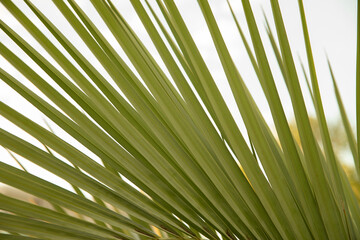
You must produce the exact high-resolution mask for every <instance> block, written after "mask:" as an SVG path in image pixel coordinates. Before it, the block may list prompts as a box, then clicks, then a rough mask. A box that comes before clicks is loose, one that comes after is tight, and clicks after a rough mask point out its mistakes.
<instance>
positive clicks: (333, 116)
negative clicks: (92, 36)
mask: <svg viewBox="0 0 360 240" xmlns="http://www.w3.org/2000/svg"><path fill="white" fill-rule="evenodd" d="M32 2H33V3H34V4H35V5H36V6H37V7H39V8H40V10H42V11H43V13H44V14H45V15H46V16H47V17H48V18H49V19H50V20H52V21H53V23H54V24H55V25H56V26H57V27H58V28H59V29H60V30H61V31H62V32H63V33H64V34H65V35H66V36H68V37H69V39H70V40H71V41H72V42H73V43H74V44H75V45H76V46H77V47H78V50H79V51H81V52H82V53H83V54H84V55H85V56H86V57H87V58H88V59H89V60H90V61H91V62H93V63H94V65H95V66H96V68H97V69H98V70H99V71H100V72H101V73H102V74H103V75H104V76H105V77H108V75H107V73H106V71H105V70H104V69H103V68H102V67H101V66H100V64H99V63H98V62H97V60H96V59H95V58H94V57H93V55H92V54H91V53H90V51H89V50H88V49H87V47H86V46H85V44H84V43H83V42H82V41H81V40H80V38H79V37H78V36H77V34H76V33H75V31H74V30H73V29H72V28H71V26H70V25H69V23H67V22H66V20H65V18H64V17H62V16H61V14H60V12H59V11H58V10H57V9H56V7H55V5H54V4H53V3H52V2H51V1H50V0H42V1H40V0H33V1H32ZM113 2H114V3H115V5H116V6H117V7H118V9H119V11H120V12H121V14H123V16H124V17H125V19H126V20H127V21H128V23H129V24H130V25H131V26H132V27H133V30H134V31H135V32H136V33H137V34H138V35H139V37H140V39H141V40H142V41H143V42H144V44H145V45H146V46H147V47H148V49H149V50H150V52H151V53H152V54H153V55H154V56H155V59H156V60H157V62H158V63H159V64H160V66H164V64H163V63H162V61H161V58H160V57H159V55H158V54H157V52H156V50H155V47H154V46H153V45H152V42H151V40H150V38H149V37H148V36H147V34H146V31H145V29H144V28H143V26H142V25H141V22H140V20H139V19H138V17H137V16H136V13H135V11H134V10H133V8H132V6H131V4H130V3H129V1H127V0H114V1H113ZM230 2H231V4H232V6H233V9H234V10H235V14H236V15H237V17H238V19H239V21H240V24H241V26H242V28H243V30H244V31H245V33H246V36H247V37H248V40H249V41H250V37H249V34H248V31H247V28H246V22H245V17H244V13H243V11H242V8H241V1H239V0H236V1H235V0H232V1H230ZM279 2H280V7H281V9H282V13H283V18H284V20H285V23H286V28H287V32H288V37H289V40H290V44H291V47H292V50H293V55H294V58H295V60H296V61H297V67H298V70H299V71H298V73H299V76H300V77H301V79H303V77H302V76H303V74H302V72H301V71H300V67H299V66H300V65H299V61H298V56H300V57H301V59H302V60H303V61H305V65H306V53H305V46H304V42H303V35H302V28H301V23H300V16H299V11H298V5H297V0H279ZM14 3H15V4H16V5H17V6H19V7H20V8H21V9H24V12H25V13H26V14H27V16H29V17H30V18H31V19H32V20H33V22H34V23H35V24H36V25H37V26H38V27H39V28H40V29H41V30H42V31H43V32H44V33H47V34H48V35H49V32H48V31H47V30H46V28H45V27H44V26H43V25H42V24H41V23H40V21H39V20H38V19H37V18H36V17H35V15H34V14H33V13H32V12H31V10H30V9H29V8H28V7H27V6H26V4H25V3H24V2H22V1H21V0H16V1H14ZM78 3H79V4H80V5H81V6H82V7H83V9H84V11H85V12H86V13H88V14H89V16H91V18H92V19H94V23H95V24H96V25H97V26H98V27H99V28H100V29H101V30H102V31H103V32H104V33H105V35H106V36H107V37H108V39H109V40H110V42H111V44H113V46H114V47H115V49H116V50H117V51H118V52H119V53H120V54H121V56H123V57H124V58H126V57H125V56H124V54H123V51H122V50H121V47H120V46H119V45H118V44H117V43H116V40H115V39H114V37H113V36H112V35H111V33H110V31H109V30H108V29H107V27H106V26H105V25H104V24H103V22H102V20H101V19H100V18H99V16H98V15H97V13H96V12H95V10H94V8H93V7H92V5H91V3H90V1H89V0H81V1H80V0H79V1H78ZM150 3H153V1H150ZM176 3H177V5H178V7H179V9H180V12H181V13H182V15H183V17H184V20H185V22H186V23H187V25H188V27H189V29H190V32H191V33H192V35H193V38H194V40H195V42H196V43H197V45H198V47H199V49H200V51H201V53H202V55H203V57H204V59H205V61H206V63H207V64H208V67H209V69H210V71H211V73H212V75H213V77H214V78H215V80H216V83H217V84H218V86H219V88H220V90H221V92H222V94H223V96H224V98H225V100H226V102H227V103H228V105H229V107H230V110H231V111H232V113H233V115H234V117H235V119H236V121H237V122H238V124H239V126H240V128H241V129H242V130H244V128H243V126H242V121H241V118H240V115H239V113H238V111H237V107H236V104H235V101H234V99H233V98H232V95H231V91H230V88H229V86H228V84H227V82H226V77H225V74H224V72H223V70H222V68H221V64H220V61H219V58H218V57H217V54H216V50H215V47H214V45H213V43H212V42H211V37H210V33H209V32H208V30H207V27H206V24H205V21H204V19H203V17H202V15H201V11H200V8H199V6H198V4H197V2H196V1H195V0H181V1H180V0H177V1H176ZM251 3H252V6H253V9H254V12H255V16H256V19H257V23H258V25H259V28H260V30H261V34H262V36H263V39H264V45H265V49H266V51H267V53H268V58H269V61H270V62H271V64H272V70H273V74H274V76H275V79H276V83H277V86H278V91H279V95H280V96H281V99H282V101H283V106H284V109H285V113H286V115H287V117H288V119H289V120H291V119H292V115H293V112H292V106H291V103H290V98H289V96H288V93H287V91H286V87H285V85H284V83H283V80H282V77H281V74H280V71H279V69H278V67H277V64H276V59H275V57H274V55H273V52H272V49H271V47H270V43H269V41H268V38H267V36H266V32H265V28H264V18H263V14H262V10H261V9H262V8H263V9H264V11H265V13H266V15H267V17H268V19H269V20H270V24H271V28H272V30H273V31H274V32H275V27H274V23H273V21H272V19H271V16H272V15H271V8H270V3H269V1H267V0H252V1H251ZM210 5H211V7H212V10H213V12H214V14H215V17H216V19H217V21H218V24H219V27H220V29H221V31H222V33H223V35H224V39H225V41H226V43H227V45H228V48H229V49H231V51H230V53H231V55H232V57H233V59H234V61H235V63H236V65H237V66H238V68H239V71H240V74H241V75H242V77H243V78H244V80H245V82H246V84H247V86H248V88H249V90H250V91H251V93H252V94H253V96H254V97H255V100H256V102H257V104H258V106H259V108H260V110H261V111H262V113H263V115H264V117H265V119H266V120H267V122H268V123H269V124H270V125H271V124H272V118H271V114H270V111H269V109H268V106H267V103H266V99H265V97H264V96H263V93H262V90H261V88H260V84H259V83H258V81H257V78H256V76H255V74H254V72H253V70H252V67H251V63H250V61H249V59H248V57H247V54H246V52H245V49H244V47H243V43H242V41H241V39H240V36H239V34H238V32H237V29H236V26H235V23H234V21H233V19H232V16H231V13H230V10H229V8H228V6H227V3H226V1H225V0H210ZM304 5H305V12H306V16H307V22H308V27H309V32H310V38H311V43H312V48H313V53H314V58H315V63H316V68H317V73H318V79H319V84H320V89H321V94H322V97H323V104H324V108H325V113H326V116H327V117H328V119H329V121H330V122H336V121H338V119H339V118H340V116H339V112H338V108H337V103H336V99H335V96H334V91H333V87H332V84H331V79H330V74H329V71H328V67H327V61H326V54H327V55H328V56H329V59H330V61H331V63H332V65H333V70H334V73H335V77H336V78H337V82H338V85H339V88H340V91H341V95H342V97H343V101H344V105H345V107H346V110H347V113H348V115H349V118H350V121H351V123H352V125H353V126H355V57H356V56H355V55H356V1H355V0H304ZM0 19H1V20H2V21H4V22H5V23H6V24H8V25H9V26H10V27H11V28H12V29H14V30H15V31H16V32H17V33H19V34H20V35H21V36H23V37H24V39H26V40H27V41H28V43H29V44H31V45H32V46H33V47H35V49H37V50H38V51H39V52H41V53H42V54H43V55H44V56H45V57H46V58H47V59H49V60H50V61H51V62H53V63H54V65H55V66H56V67H58V68H59V69H60V70H61V71H62V69H61V68H60V67H59V66H58V65H57V64H56V62H55V61H54V60H52V58H51V57H50V56H49V55H48V54H47V53H46V51H45V50H44V49H42V47H41V46H40V45H39V44H38V43H37V42H36V40H34V39H33V38H32V37H31V35H30V34H29V33H28V32H26V30H25V29H24V28H23V27H22V26H21V25H20V24H19V23H18V21H17V20H16V19H15V18H14V17H13V16H12V15H11V14H10V13H9V12H8V11H7V10H6V9H5V8H4V7H3V6H2V5H1V4H0ZM49 38H50V39H53V40H54V41H55V42H56V45H57V46H59V48H60V49H63V48H62V47H61V46H60V44H59V43H57V41H56V40H55V38H53V37H52V36H49ZM0 41H1V42H2V43H4V44H5V45H6V46H8V47H9V48H10V49H12V50H13V51H14V52H15V53H16V54H17V55H18V56H21V57H22V58H23V59H24V60H25V62H26V63H27V64H29V65H30V66H31V67H32V68H33V69H34V70H36V71H37V72H38V73H39V74H40V75H41V76H42V77H44V78H45V79H47V80H49V82H51V79H50V78H49V77H48V76H47V75H46V74H45V73H44V72H43V71H42V70H41V69H40V68H39V67H38V66H37V65H36V64H34V62H33V61H32V60H31V59H30V58H29V57H28V56H26V55H25V54H24V53H23V52H22V51H21V50H20V49H19V48H18V47H17V46H16V45H15V44H14V43H13V42H12V41H11V39H9V38H8V37H7V36H6V34H5V33H4V32H2V31H1V30H0ZM66 55H67V54H66ZM69 58H71V57H70V56H69ZM0 66H1V67H2V68H4V69H5V70H6V71H8V72H9V73H10V74H12V75H13V76H15V77H16V78H18V79H19V80H21V82H23V83H24V84H25V85H26V86H28V87H30V88H31V89H33V90H34V91H35V92H37V93H39V94H40V95H41V93H40V91H38V90H37V89H36V88H35V87H34V86H32V85H31V84H30V83H29V82H28V81H27V80H26V79H25V78H24V77H23V76H22V75H21V74H19V73H18V72H17V71H16V70H15V69H14V68H13V67H12V66H11V65H10V64H9V63H8V62H7V61H6V60H5V59H4V58H3V57H2V56H0ZM62 72H64V71H62ZM65 75H66V74H65ZM108 78H110V77H108ZM109 81H110V79H109ZM301 84H302V86H303V87H304V88H303V89H304V91H303V93H304V96H305V100H306V103H307V106H308V110H309V113H310V114H312V115H314V109H313V108H312V106H311V99H310V97H309V94H308V92H307V90H306V86H305V82H304V81H302V82H301ZM41 96H43V95H41ZM0 100H1V101H3V102H5V103H6V104H8V105H9V106H11V107H13V108H14V109H16V110H17V111H19V112H21V113H23V114H24V115H25V116H27V117H29V118H31V119H32V120H33V121H35V122H37V123H39V124H41V125H42V126H44V127H46V125H45V123H44V117H43V115H42V114H41V113H40V112H39V111H38V110H37V109H36V108H34V107H33V106H32V105H31V104H29V103H27V102H26V101H25V100H24V99H23V98H22V97H21V96H20V95H18V94H17V93H16V92H15V91H13V90H12V89H11V88H10V87H8V86H7V85H6V84H5V83H3V82H2V81H1V80H0ZM49 122H50V125H51V127H52V128H53V129H54V130H55V133H57V134H58V135H60V136H61V137H63V138H64V139H66V140H67V141H69V142H71V143H72V144H74V145H75V146H77V147H79V148H80V149H82V150H84V151H85V152H86V153H87V154H89V155H90V156H93V155H92V154H91V153H90V152H89V151H86V149H84V148H83V147H82V146H81V145H80V144H78V143H77V142H76V141H75V140H73V139H72V138H71V137H69V136H68V135H67V134H66V133H64V132H62V130H61V129H59V128H57V127H56V125H55V124H53V123H51V121H49ZM0 127H1V128H4V129H6V130H8V131H10V132H12V133H14V134H16V135H18V136H21V137H22V138H24V139H25V140H28V141H30V142H32V143H34V144H35V145H36V146H39V147H41V148H43V147H42V145H41V144H40V143H38V142H37V141H35V140H34V139H33V138H32V137H31V136H29V135H27V134H26V133H25V132H23V131H22V130H20V129H18V128H17V127H16V126H14V125H13V124H11V123H10V122H9V121H7V120H6V119H4V118H3V117H1V116H0ZM343 155H344V156H343V160H344V161H345V162H346V163H348V164H351V162H352V159H351V157H350V156H349V155H348V154H346V153H344V154H343ZM93 157H94V158H95V159H96V157H95V156H93ZM19 159H21V161H22V163H23V164H24V166H25V167H26V168H27V169H28V170H29V171H30V172H31V173H34V174H36V175H40V176H41V177H43V178H45V179H48V180H50V181H53V182H56V183H58V184H60V185H62V186H66V185H67V184H66V183H65V182H64V181H62V180H61V179H59V178H57V177H56V176H54V175H52V174H50V173H48V172H47V171H45V170H43V169H41V168H39V167H37V166H35V165H34V164H32V163H30V162H28V161H26V160H24V159H22V158H20V157H19ZM0 161H3V162H6V163H9V164H11V165H14V166H17V164H16V163H15V162H14V161H13V159H12V158H11V157H10V155H9V154H8V153H7V152H6V150H5V149H3V148H0Z"/></svg>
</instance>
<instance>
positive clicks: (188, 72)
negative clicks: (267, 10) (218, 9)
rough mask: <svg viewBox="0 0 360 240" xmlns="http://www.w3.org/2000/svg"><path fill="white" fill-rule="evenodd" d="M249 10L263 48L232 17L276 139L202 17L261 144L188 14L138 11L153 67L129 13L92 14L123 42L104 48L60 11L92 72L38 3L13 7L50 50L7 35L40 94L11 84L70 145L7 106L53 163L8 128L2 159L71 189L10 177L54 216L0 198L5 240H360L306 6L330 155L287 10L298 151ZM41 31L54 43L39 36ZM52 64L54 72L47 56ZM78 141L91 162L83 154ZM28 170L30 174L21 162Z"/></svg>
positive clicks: (205, 12) (283, 54)
mask: <svg viewBox="0 0 360 240" xmlns="http://www.w3.org/2000/svg"><path fill="white" fill-rule="evenodd" d="M241 2H242V8H243V10H244V13H245V18H246V26H247V28H248V30H249V33H250V37H251V41H248V40H247V39H246V37H245V35H244V32H243V28H242V27H241V24H240V22H239V21H238V19H237V17H236V15H237V12H236V11H234V10H233V8H232V7H231V3H230V2H229V1H228V2H227V3H228V6H229V9H230V13H231V15H232V17H233V20H234V23H235V24H236V27H237V30H238V32H239V34H240V37H241V39H242V41H243V44H244V46H245V49H246V51H247V54H248V57H249V58H250V61H251V64H252V66H253V68H254V70H255V73H256V76H257V80H258V81H259V83H260V85H261V87H262V93H261V94H264V95H265V97H266V100H267V104H268V106H269V108H270V111H271V116H272V119H273V121H274V124H275V132H272V131H271V130H270V129H271V126H269V124H268V123H267V122H266V121H265V120H264V116H263V115H262V112H261V111H260V110H259V107H258V106H257V104H256V102H255V98H256V96H253V95H251V93H250V91H249V89H248V88H247V85H246V82H245V81H244V79H243V77H242V75H241V72H239V70H238V68H237V66H236V65H235V62H234V59H232V57H231V49H229V47H228V46H227V44H226V43H225V40H224V37H223V35H222V33H221V29H220V28H219V26H218V19H216V18H215V16H214V14H213V10H212V8H211V5H210V4H209V3H208V2H207V1H198V4H199V7H200V9H201V17H203V18H204V20H205V22H206V27H207V28H208V30H209V32H210V35H211V38H210V39H208V41H209V42H211V43H212V44H214V46H215V49H216V52H217V56H216V57H218V58H219V59H220V62H221V67H222V69H223V70H224V73H225V76H226V79H225V80H226V81H227V83H228V84H229V86H230V89H231V91H232V95H233V97H234V99H235V102H236V106H237V109H236V110H237V111H238V113H240V115H241V118H242V120H243V123H244V127H245V129H246V134H243V133H242V131H241V130H240V129H241V127H240V125H238V124H237V122H236V121H235V118H234V117H233V115H232V113H231V112H230V108H229V106H228V105H227V104H226V101H225V97H226V96H223V95H222V94H221V93H220V90H219V88H218V87H217V80H215V78H214V77H213V76H212V74H211V71H210V69H209V68H208V65H207V64H206V61H205V60H204V58H203V56H202V55H201V53H200V50H199V48H198V46H197V44H196V43H195V41H194V39H193V36H192V34H191V33H190V30H189V28H188V25H187V24H186V23H185V21H184V19H183V16H182V14H181V12H180V10H179V9H178V6H177V4H176V3H175V2H174V1H172V0H168V1H160V0H157V1H139V0H131V1H130V3H131V5H132V7H133V9H134V10H135V12H134V14H136V15H137V17H138V18H139V19H140V21H141V23H142V25H143V27H144V28H145V30H146V33H147V35H148V37H149V38H150V39H151V44H152V46H154V47H155V52H154V50H153V49H152V48H151V47H149V44H150V43H148V42H145V41H144V42H143V40H142V39H141V38H140V37H139V36H138V35H137V34H136V32H135V31H134V29H132V27H131V25H132V23H131V22H130V20H129V19H126V18H125V17H124V16H123V15H122V14H121V11H119V10H121V9H119V8H118V7H119V6H121V5H118V3H117V2H116V1H111V0H104V1H98V0H90V1H89V2H88V4H89V7H91V8H92V10H93V11H95V12H96V14H98V15H99V16H100V18H101V20H102V21H103V24H104V26H106V28H107V29H108V30H109V32H106V33H105V31H103V30H102V29H100V28H99V27H98V26H99V25H98V24H97V23H96V22H94V18H93V17H92V16H89V14H88V12H87V11H85V9H83V8H82V7H81V6H80V5H79V4H78V3H77V2H76V1H74V0H68V1H61V0H54V1H53V3H54V6H55V7H56V9H57V11H59V13H61V15H62V21H67V22H68V23H70V25H71V27H72V28H73V30H74V31H75V32H76V33H77V34H78V36H79V37H80V39H81V41H82V42H83V44H85V45H86V47H87V49H88V50H89V51H90V52H91V54H92V55H93V56H94V57H95V58H96V61H94V59H93V58H88V57H86V55H85V54H84V53H83V52H82V51H81V50H80V49H79V46H80V45H77V44H76V43H75V42H74V41H73V40H72V37H71V36H67V35H66V34H64V33H63V32H62V31H61V30H60V29H61V28H59V27H58V26H57V25H56V23H55V22H54V21H53V20H51V17H49V16H48V14H47V13H46V12H44V11H43V10H41V9H40V8H39V7H38V6H37V4H36V3H35V2H31V1H28V0H24V3H25V4H23V6H21V7H19V5H18V3H13V2H12V1H1V4H2V5H3V6H4V7H5V8H6V9H7V10H8V11H9V12H10V13H11V14H12V15H13V16H14V17H15V18H16V19H17V20H18V21H19V23H20V24H21V25H22V26H23V27H24V28H25V29H26V31H28V33H29V34H31V36H32V37H33V38H34V39H35V40H36V41H37V42H38V43H39V44H40V46H41V47H42V48H43V50H42V49H38V48H37V47H34V46H33V45H31V44H30V43H29V41H28V40H27V39H26V37H25V35H24V34H23V33H21V32H18V31H15V30H14V29H13V28H12V27H11V26H10V25H8V24H7V23H6V21H3V20H0V28H1V30H2V31H3V33H4V36H5V35H6V36H7V40H10V39H11V41H12V43H15V44H16V45H17V46H18V48H17V50H13V48H12V47H9V46H8V45H7V44H5V41H4V42H3V41H1V42H0V54H1V55H2V56H3V58H4V59H6V61H7V62H8V63H9V64H11V65H12V66H13V67H15V68H16V69H17V71H18V72H19V73H20V74H21V75H22V76H23V77H25V78H26V79H27V81H28V82H30V83H31V84H32V85H33V86H35V87H36V88H37V90H39V91H40V92H41V94H40V93H39V91H35V90H32V88H31V87H28V85H27V84H24V82H23V80H22V78H21V77H18V75H14V74H13V73H12V72H11V71H8V70H7V69H5V68H4V67H0V79H1V80H2V81H3V82H4V83H5V84H7V85H8V86H9V87H10V88H12V89H13V90H14V91H15V92H17V94H18V95H17V97H19V98H20V97H21V98H24V99H25V100H26V101H28V102H29V103H30V104H32V105H33V106H34V107H35V108H37V109H38V110H39V112H40V113H41V114H42V115H43V116H44V117H45V121H46V125H47V126H48V128H49V125H50V124H51V125H54V126H55V125H56V127H57V128H59V129H61V132H59V133H57V134H55V132H54V131H53V130H52V129H51V128H50V130H48V129H46V128H44V127H42V126H41V124H39V123H37V122H35V121H33V120H32V118H31V116H26V114H22V113H21V111H17V110H15V109H13V108H12V107H11V106H10V105H11V104H7V103H4V102H0V114H1V116H2V117H4V118H6V119H7V120H9V121H10V122H11V123H12V124H14V125H16V126H17V127H18V128H20V129H22V130H24V131H25V132H26V133H27V134H29V135H31V136H32V137H33V138H34V139H36V141H38V142H40V143H41V144H42V145H43V147H44V148H45V150H44V149H42V148H41V147H38V146H39V145H38V143H37V142H36V141H33V142H31V141H27V140H25V138H22V137H19V135H16V134H14V133H12V131H11V130H8V129H7V128H6V126H5V127H4V129H1V130H0V145H1V146H3V147H5V148H6V149H7V150H8V151H9V152H10V154H12V156H15V155H13V153H16V154H17V155H19V156H21V157H22V158H25V159H27V160H28V161H30V162H32V163H33V164H36V165H37V166H39V167H41V168H43V169H45V170H47V171H48V172H51V173H52V174H55V175H56V176H57V177H60V178H61V179H63V180H65V181H66V182H68V183H69V184H70V186H71V187H72V188H71V189H66V188H63V187H60V186H58V184H57V183H56V182H50V181H46V180H44V179H43V177H42V176H37V175H36V174H31V173H30V172H27V171H26V170H25V169H24V168H22V169H18V168H16V167H13V166H11V165H9V164H6V163H3V162H0V182H2V183H4V184H6V185H9V186H12V187H15V188H17V189H19V190H22V191H24V192H28V193H30V194H32V195H34V196H36V197H37V198H40V199H44V200H46V201H48V202H49V203H51V204H52V206H53V208H54V209H55V210H53V209H49V208H45V207H43V206H37V205H36V204H33V203H27V202H24V201H21V200H17V199H15V198H12V197H10V196H5V195H3V194H0V210H1V212H0V231H2V232H0V234H1V235H0V238H1V239H126V240H128V239H129V240H130V239H141V240H145V239H149V238H152V239H173V238H174V239H186V238H196V239H200V238H206V239H321V240H322V239H356V238H358V237H359V236H360V229H359V227H358V226H359V224H360V222H359V221H360V217H359V216H360V209H359V205H358V202H357V201H356V198H355V195H354V193H353V191H352V189H351V186H350V183H349V180H348V179H347V177H346V175H345V173H344V171H343V169H342V168H341V164H340V161H339V160H338V159H337V156H336V155H335V152H334V149H333V146H332V140H331V138H330V134H329V127H328V125H327V119H326V117H325V114H324V109H323V105H322V98H321V94H320V87H319V85H318V79H317V75H316V70H315V63H314V59H313V56H312V49H311V44H310V37H309V33H308V30H307V22H306V18H305V11H304V7H303V4H302V1H299V11H300V16H301V22H302V27H303V33H304V42H305V46H306V53H307V62H308V64H309V65H308V68H309V70H310V78H309V79H310V82H311V89H310V90H311V94H312V97H313V103H314V106H315V109H316V117H317V120H318V122H319V127H320V131H321V137H322V139H321V140H322V141H321V143H322V145H320V143H319V142H318V139H316V138H315V136H314V133H313V130H312V128H311V126H310V117H309V113H308V111H307V109H306V106H305V100H304V97H303V94H302V91H303V89H301V87H300V86H301V85H300V81H301V79H300V77H299V76H298V73H297V69H296V68H295V61H294V59H293V56H292V49H291V48H290V45H289V41H288V36H287V33H286V29H285V23H284V21H283V19H282V13H281V11H280V6H279V3H278V1H277V0H271V1H270V2H271V7H272V14H273V20H274V22H275V28H276V33H277V36H276V35H275V34H274V33H273V32H272V31H271V26H270V24H269V22H268V20H267V18H266V17H265V23H266V31H267V33H268V37H269V39H270V43H271V46H272V48H273V50H274V53H275V57H276V59H277V63H278V65H279V67H280V70H281V73H282V75H283V78H284V80H285V83H286V86H287V89H288V93H289V95H290V98H291V104H292V107H293V111H294V116H295V121H296V125H297V127H298V130H299V135H300V141H299V142H297V141H296V139H295V138H294V136H293V134H292V132H291V129H290V124H289V122H288V120H287V118H286V116H285V112H284V107H283V103H282V102H281V99H280V96H279V92H278V89H277V85H276V80H275V78H274V74H273V72H272V69H271V68H270V65H271V64H270V62H269V60H268V59H269V58H268V57H269V56H268V55H267V53H266V51H265V49H264V44H263V42H264V40H265V39H262V37H261V35H260V27H259V25H258V24H257V22H256V20H255V17H254V14H253V10H252V6H251V4H250V1H248V0H242V1H241ZM46 4H50V2H49V3H47V2H46ZM29 12H31V14H32V17H29ZM35 17H36V19H37V20H39V21H40V22H41V24H42V28H39V27H38V25H37V24H34V23H33V22H34V21H33V19H32V18H35ZM45 30H46V31H45ZM45 32H46V33H45ZM107 34H111V35H112V39H115V41H116V44H117V45H118V46H119V47H120V48H121V51H118V50H117V48H116V47H114V45H113V43H111V40H110V38H109V37H108V35H107ZM358 39H359V38H358ZM252 49H253V50H254V51H253V50H252ZM358 49H359V47H358ZM44 50H45V51H46V53H47V54H48V55H49V56H50V57H51V58H52V60H50V59H48V58H47V57H44V56H43V52H42V51H44ZM358 55H359V54H358ZM25 56H26V59H28V57H29V58H30V59H31V60H32V61H33V63H35V64H36V65H37V66H38V67H39V68H40V69H41V73H40V72H37V71H35V70H34V69H33V68H32V67H31V65H30V64H28V62H27V61H26V60H25ZM159 59H161V63H160V62H159ZM98 63H100V67H99V65H98ZM100 69H101V70H100ZM357 69H358V70H359V67H358V68H357ZM104 71H105V72H106V74H103V72H104ZM303 71H304V72H305V68H304V67H303ZM331 71H332V70H331ZM331 73H332V72H331ZM357 75H359V74H357ZM332 77H333V75H332ZM358 79H359V77H358V76H357V80H358ZM333 83H334V86H335V95H336V98H337V102H338V104H339V108H340V112H341V117H342V120H343V123H344V126H345V130H346V134H347V140H348V144H349V146H350V149H351V151H352V154H353V156H354V161H355V165H356V166H357V167H358V165H359V164H358V152H359V151H358V149H359V147H356V140H355V138H354V136H353V134H354V133H353V132H352V130H351V127H350V123H349V120H348V118H347V115H346V113H345V111H344V107H343V103H342V101H341V97H340V93H339V90H338V88H337V85H336V83H335V80H334V77H333ZM357 85H359V84H357ZM309 88H310V86H309ZM358 106H360V104H357V107H358ZM358 112H359V111H358ZM357 116H359V114H357ZM359 121H360V120H359V119H358V120H357V122H359ZM48 122H49V123H48ZM358 126H359V125H358ZM357 134H358V136H359V127H358V130H357ZM69 137H70V138H71V139H72V140H73V141H76V142H77V144H78V146H81V147H75V146H73V145H72V144H71V143H70V142H69V141H68V140H67V139H68V138H69ZM247 139H249V141H247ZM357 144H358V143H357ZM322 149H324V152H323V151H322ZM14 159H15V161H17V162H18V164H19V165H20V166H22V162H21V161H22V159H18V158H14ZM56 209H61V211H56Z"/></svg>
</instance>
